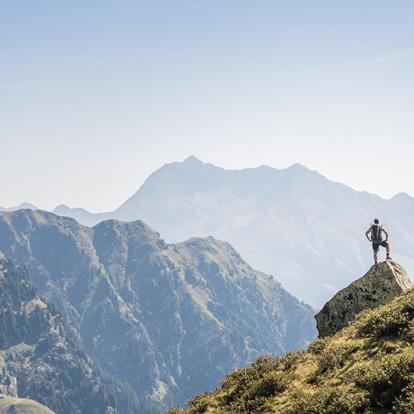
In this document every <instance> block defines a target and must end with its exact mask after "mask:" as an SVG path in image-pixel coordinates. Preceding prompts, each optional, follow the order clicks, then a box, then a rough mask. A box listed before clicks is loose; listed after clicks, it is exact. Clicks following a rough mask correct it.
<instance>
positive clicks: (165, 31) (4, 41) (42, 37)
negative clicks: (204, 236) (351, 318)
mask: <svg viewBox="0 0 414 414" xmlns="http://www.w3.org/2000/svg"><path fill="white" fill-rule="evenodd" d="M413 17H414V3H412V2H410V1H402V0H397V1H395V2H387V1H385V0H382V1H373V0H369V1H366V2H357V1H355V0H352V1H349V2H346V3H337V2H336V3H335V4H334V3H332V2H326V1H315V2H306V1H291V2H275V1H271V0H263V1H260V2H251V1H247V0H239V1H232V0H229V1H226V2H223V1H219V0H210V1H206V0H198V1H196V0H180V1H178V0H171V1H168V2H167V1H162V0H154V1H151V2H145V1H137V2H133V1H126V2H123V3H122V5H121V4H120V3H119V2H112V1H99V2H98V1H90V2H80V1H73V2H70V3H66V4H62V3H56V2H53V1H51V0H45V1H43V2H41V3H39V2H33V1H22V2H2V3H1V4H0V52H1V55H2V64H1V65H0V163H1V166H2V169H1V172H2V174H1V186H2V193H1V197H0V206H4V207H8V206H14V205H18V204H19V203H21V202H24V201H27V202H31V203H33V204H35V205H36V206H38V207H40V208H44V209H52V208H53V207H55V206H56V204H59V203H64V204H68V205H70V206H73V207H74V206H80V207H84V208H86V209H89V210H91V211H108V210H113V209H114V208H116V207H118V206H119V205H120V204H121V203H122V202H123V201H125V200H126V199H127V198H128V197H129V196H130V195H132V194H133V193H134V192H135V191H136V190H137V189H138V187H139V186H140V184H142V182H143V181H144V180H145V179H146V178H147V177H148V176H149V175H150V174H151V173H152V172H153V171H154V170H156V169H157V168H159V167H160V166H162V165H163V164H165V163H168V162H172V161H181V160H183V159H185V158H186V157H187V156H189V155H191V154H194V155H196V156H197V157H198V158H200V159H201V160H203V161H205V162H210V163H212V164H215V165H217V166H220V167H223V168H231V169H234V168H237V169H240V168H246V167H252V166H257V165H262V164H266V165H270V166H273V167H277V168H284V167H287V166H289V165H291V164H293V163H301V164H304V165H306V166H307V167H309V168H311V169H314V170H317V171H319V172H320V173H321V174H323V175H325V176H327V177H328V178H330V179H332V180H335V181H340V182H343V183H345V184H347V185H350V186H352V187H353V188H355V189H358V190H366V191H369V192H373V193H376V194H379V195H381V196H383V197H386V198H388V197H391V196H392V195H394V194H395V193H398V192H408V193H410V194H412V195H414V182H413V181H412V179H411V178H412V177H413V175H414V174H413V173H414V167H413V162H412V157H413V151H412V150H413V144H412V142H413V140H414V117H413V116H412V108H413V107H414V26H413V25H412V21H413Z"/></svg>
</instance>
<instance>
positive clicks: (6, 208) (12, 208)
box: [0, 203, 76, 211]
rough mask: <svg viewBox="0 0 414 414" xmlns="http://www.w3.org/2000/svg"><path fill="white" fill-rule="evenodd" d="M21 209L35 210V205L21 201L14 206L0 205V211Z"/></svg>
mask: <svg viewBox="0 0 414 414" xmlns="http://www.w3.org/2000/svg"><path fill="white" fill-rule="evenodd" d="M22 209H29V210H37V207H36V206H34V205H33V204H30V203H22V204H19V205H18V206H16V207H1V206H0V211H17V210H22ZM75 210H76V209H75Z"/></svg>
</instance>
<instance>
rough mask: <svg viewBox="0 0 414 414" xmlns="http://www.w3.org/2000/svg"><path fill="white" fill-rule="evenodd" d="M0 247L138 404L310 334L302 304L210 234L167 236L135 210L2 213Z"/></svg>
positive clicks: (195, 387) (179, 391) (160, 403)
mask: <svg viewBox="0 0 414 414" xmlns="http://www.w3.org/2000/svg"><path fill="white" fill-rule="evenodd" d="M0 250H2V251H4V252H5V253H6V254H7V255H9V256H10V257H12V258H13V259H14V260H15V261H16V262H19V263H22V264H24V265H25V266H27V268H28V269H29V271H30V274H31V275H32V277H33V280H34V281H35V283H36V285H37V286H38V288H39V289H40V290H41V292H42V293H43V294H44V295H45V296H46V297H47V298H49V299H50V300H53V301H54V302H55V303H57V304H58V306H59V308H60V309H62V310H63V311H64V314H65V316H66V317H67V318H68V320H70V321H71V323H72V325H73V326H74V327H75V328H76V329H77V331H78V332H79V333H80V337H81V340H82V344H83V346H84V347H85V349H86V351H87V352H88V354H89V355H90V356H91V357H92V358H93V359H94V360H96V361H98V362H99V364H100V365H101V366H102V367H103V368H104V369H105V370H106V371H108V372H111V373H113V374H116V376H117V377H119V378H121V379H122V380H124V381H127V382H128V383H129V384H130V385H131V386H132V387H133V388H134V390H136V391H137V392H138V394H139V396H140V398H141V400H142V401H143V404H144V408H145V410H146V411H153V410H156V409H160V408H166V407H169V406H171V405H173V404H176V403H182V402H184V401H185V400H186V399H187V398H189V397H190V396H191V395H193V394H194V393H196V392H199V391H201V390H204V389H212V388H214V387H216V386H217V381H218V379H219V378H220V377H222V376H223V375H224V374H225V373H226V372H228V371H229V370H231V369H232V368H234V367H238V366H244V365H246V364H247V363H248V362H249V361H252V359H253V358H255V357H256V356H257V355H258V354H259V353H269V352H272V353H283V352H285V351H288V350H292V349H296V348H300V347H302V346H304V345H306V344H307V343H308V342H309V341H310V340H311V339H312V338H313V336H314V335H315V324H314V320H313V312H312V309H311V308H310V307H308V306H306V305H304V304H302V303H300V302H299V301H298V300H296V299H295V298H294V297H292V296H291V295H290V294H288V293H287V292H286V291H285V290H284V289H282V288H281V286H280V285H279V284H278V282H276V281H275V280H274V279H273V278H272V277H270V276H266V275H264V274H262V273H260V272H257V271H254V270H253V269H252V268H251V267H250V266H249V265H248V264H247V263H245V262H244V261H243V260H242V259H241V258H240V256H239V255H238V253H237V252H236V251H235V250H234V249H233V248H232V247H231V246H230V245H229V244H227V243H224V242H220V241H218V240H215V239H213V238H208V239H197V238H193V239H190V240H188V241H186V242H184V243H178V244H166V243H165V242H164V241H163V240H162V239H161V238H160V237H159V235H158V233H155V232H154V231H152V230H151V229H150V228H149V227H148V226H147V225H145V224H144V223H143V222H141V221H137V222H130V223H123V222H118V221H114V220H109V221H104V222H101V223H100V224H98V225H97V226H95V227H94V228H88V227H85V226H82V225H80V224H78V223H77V222H76V221H75V220H73V219H70V218H62V217H58V216H56V215H54V214H51V213H46V212H41V211H31V210H20V211H17V212H13V213H1V214H0Z"/></svg>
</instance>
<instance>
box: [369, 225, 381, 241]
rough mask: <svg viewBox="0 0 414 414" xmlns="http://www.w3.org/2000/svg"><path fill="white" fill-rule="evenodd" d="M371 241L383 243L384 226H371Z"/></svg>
mask: <svg viewBox="0 0 414 414" xmlns="http://www.w3.org/2000/svg"><path fill="white" fill-rule="evenodd" d="M371 239H372V242H373V243H381V242H382V226H380V225H379V224H371Z"/></svg>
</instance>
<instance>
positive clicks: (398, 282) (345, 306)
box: [315, 261, 413, 337]
mask: <svg viewBox="0 0 414 414" xmlns="http://www.w3.org/2000/svg"><path fill="white" fill-rule="evenodd" d="M411 287H413V284H412V282H411V281H410V279H409V277H408V275H407V272H406V271H405V270H404V268H403V267H402V266H401V265H399V264H398V263H396V262H394V261H386V262H383V263H380V264H378V265H374V266H372V267H371V269H370V270H369V271H368V273H367V274H366V275H364V276H362V277H361V278H360V279H358V280H356V281H354V282H352V283H351V284H350V285H349V286H348V287H346V288H345V289H342V290H341V291H339V292H338V293H337V294H336V295H335V296H334V297H333V298H332V299H331V300H330V301H329V302H327V303H326V304H325V306H324V307H323V308H322V310H321V311H320V312H319V313H318V314H317V315H316V316H315V319H316V324H317V328H318V332H319V336H320V337H324V336H329V335H333V334H334V333H336V332H337V331H339V330H340V329H342V328H344V327H345V326H346V325H347V324H348V323H349V321H351V320H352V319H354V317H355V315H356V314H358V313H359V312H361V311H363V310H365V309H372V308H376V307H377V306H379V305H384V304H386V303H388V302H390V301H391V300H392V299H394V298H395V297H396V296H398V295H400V294H401V293H402V292H403V291H405V290H407V289H410V288H411Z"/></svg>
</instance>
